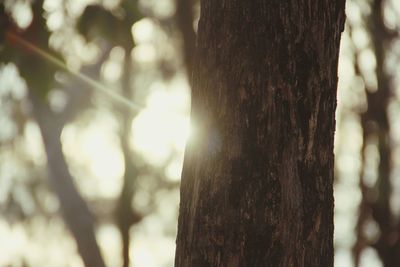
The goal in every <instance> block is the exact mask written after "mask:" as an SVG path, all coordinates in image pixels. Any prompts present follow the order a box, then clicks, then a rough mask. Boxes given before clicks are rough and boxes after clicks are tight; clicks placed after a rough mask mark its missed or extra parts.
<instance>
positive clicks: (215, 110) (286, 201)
mask: <svg viewBox="0 0 400 267" xmlns="http://www.w3.org/2000/svg"><path fill="white" fill-rule="evenodd" d="M343 25H344V0H341V1H328V0H321V1H261V0H255V1H236V0H227V1H213V0H203V1H202V2H201V18H200V22H199V27H198V41H197V51H196V61H195V66H194V73H193V85H194V87H193V92H192V124H193V125H194V127H195V129H196V136H195V137H194V139H193V140H192V141H191V142H190V143H189V144H188V146H187V149H186V154H185V161H184V167H183V174H182V185H181V204H180V214H179V225H178V236H177V250H176V260H175V266H176V267H206V266H228V267H239V266H248V267H253V266H260V267H261V266H333V189H332V187H333V160H334V157H333V136H334V130H335V108H336V87H337V63H338V53H339V43H340V35H341V32H342V30H343Z"/></svg>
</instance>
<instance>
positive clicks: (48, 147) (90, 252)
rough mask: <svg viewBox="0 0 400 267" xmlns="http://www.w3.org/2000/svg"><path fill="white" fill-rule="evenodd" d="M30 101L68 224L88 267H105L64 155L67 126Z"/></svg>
mask: <svg viewBox="0 0 400 267" xmlns="http://www.w3.org/2000/svg"><path fill="white" fill-rule="evenodd" d="M30 100H31V102H32V107H33V111H34V114H35V117H36V121H37V123H38V125H39V128H40V131H41V135H42V139H43V144H44V148H45V151H46V155H47V161H48V168H49V180H50V183H51V186H52V188H53V190H54V192H55V194H56V196H57V198H58V200H59V202H60V209H61V212H62V215H63V218H64V220H65V223H66V225H67V226H68V228H69V230H70V231H71V233H72V236H73V237H74V238H75V240H76V244H77V247H78V251H79V254H80V255H81V257H82V261H83V263H84V265H85V266H86V267H104V266H105V264H104V261H103V258H102V256H101V252H100V248H99V246H98V244H97V241H96V236H95V232H94V223H93V219H92V216H91V213H90V210H89V207H88V206H87V204H86V202H85V200H84V199H83V198H82V196H81V195H80V193H79V192H78V190H77V188H76V187H75V184H74V182H73V178H72V176H71V173H70V172H69V169H68V165H67V162H66V159H65V157H64V154H63V151H62V144H61V140H60V135H61V131H62V129H63V126H64V124H63V122H62V121H60V120H58V119H57V117H56V116H54V114H53V113H52V112H51V110H50V109H49V107H48V106H47V104H46V103H45V102H44V101H43V100H41V99H40V97H38V96H35V95H34V93H32V91H30Z"/></svg>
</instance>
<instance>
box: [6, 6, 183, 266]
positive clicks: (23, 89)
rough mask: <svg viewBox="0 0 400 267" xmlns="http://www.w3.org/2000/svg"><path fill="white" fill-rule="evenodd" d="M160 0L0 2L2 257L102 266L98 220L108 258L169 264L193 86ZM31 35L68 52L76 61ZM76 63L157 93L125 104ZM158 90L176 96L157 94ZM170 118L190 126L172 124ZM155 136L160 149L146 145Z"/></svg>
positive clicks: (121, 86) (117, 85)
mask: <svg viewBox="0 0 400 267" xmlns="http://www.w3.org/2000/svg"><path fill="white" fill-rule="evenodd" d="M167 2H168V5H171V6H174V2H172V1H166V2H165V3H167ZM155 6H156V5H155V3H153V4H149V3H146V5H145V7H143V6H142V5H141V4H138V3H136V2H135V1H101V2H94V1H91V2H90V3H89V2H86V1H85V2H83V1H75V0H69V1H59V2H57V1H27V0H26V1H25V0H18V1H5V2H4V3H1V4H0V12H1V14H0V24H1V25H2V29H4V31H2V34H3V36H2V38H1V40H2V41H1V51H0V62H2V63H1V68H0V101H1V105H0V110H1V112H0V114H1V115H0V124H1V126H2V127H1V128H0V158H1V159H2V160H1V161H0V170H1V171H0V188H1V189H0V204H1V206H0V207H1V209H0V210H1V214H2V215H3V216H2V218H1V220H0V235H2V236H4V237H5V238H4V239H2V238H0V248H1V250H2V253H1V255H0V265H1V266H82V265H83V264H85V265H86V266H94V265H96V266H101V265H102V263H101V261H102V260H101V259H100V260H99V261H98V262H97V263H92V264H91V263H90V261H89V260H90V258H101V257H97V256H96V257H93V255H95V254H93V253H97V252H96V247H97V244H96V243H97V242H96V240H94V243H93V241H87V240H90V239H91V237H90V232H91V231H94V232H95V234H96V239H97V241H98V245H99V246H100V249H101V252H102V255H103V257H104V261H105V263H106V265H109V266H116V265H123V266H129V264H131V265H132V264H135V266H171V264H172V260H173V251H174V245H173V244H174V239H175V231H176V229H175V228H176V226H175V221H176V218H177V214H176V213H177V204H178V203H177V201H178V195H179V194H178V187H177V186H178V184H179V182H178V178H179V174H180V168H181V164H182V158H183V144H184V140H182V141H180V140H177V138H178V139H179V138H185V137H186V134H185V133H186V132H187V130H185V129H186V128H187V127H188V111H189V106H188V104H189V101H188V95H189V94H188V84H187V81H186V78H185V76H184V75H183V74H182V73H183V68H184V65H183V64H182V62H183V59H182V58H183V57H182V55H181V54H182V52H181V50H180V47H179V44H180V42H181V40H180V39H179V38H180V37H179V34H176V33H177V32H178V31H179V30H178V28H177V26H176V25H175V23H174V18H173V16H174V14H173V13H171V14H169V16H170V17H168V16H165V14H163V16H162V17H160V18H159V17H158V16H157V12H153V11H152V10H156V8H155ZM142 11H143V12H142ZM133 26H134V27H133ZM132 27H133V28H135V29H133V28H132ZM135 31H136V34H135V33H134V32H135ZM173 32H175V34H171V33H173ZM16 37H17V38H16ZM132 37H134V39H135V40H133V38H132ZM21 40H22V42H21ZM160 40H162V42H160ZM23 42H27V43H28V44H29V46H31V47H32V46H34V47H36V48H39V49H42V50H43V51H44V52H45V53H47V56H46V57H50V56H51V57H55V58H56V59H57V60H58V59H59V60H61V62H65V67H66V68H68V69H71V70H72V73H68V72H65V70H63V69H60V68H59V67H57V66H56V65H54V64H53V63H52V62H51V60H50V61H49V60H48V59H46V58H45V57H43V56H40V55H38V54H37V53H36V52H34V51H33V50H32V49H31V48H29V46H27V45H24V44H23ZM159 47H161V48H162V49H158V48H159ZM121 48H122V49H121ZM165 48H166V49H167V50H165V51H168V52H169V53H164V52H165V51H162V50H163V49H165ZM62 64H64V63H62ZM77 71H78V72H79V73H80V75H83V76H85V77H87V78H89V79H93V80H96V81H99V82H101V83H103V84H104V85H105V86H107V87H108V88H109V90H111V91H113V92H114V93H115V94H119V95H121V96H123V97H125V98H127V99H129V100H130V101H135V102H137V103H147V105H145V107H144V109H143V111H141V112H139V113H135V112H131V111H129V110H127V109H126V108H122V107H121V106H119V105H118V104H117V103H113V102H112V101H110V99H108V98H106V97H104V95H102V94H101V92H97V91H96V90H95V88H91V87H90V85H88V84H86V83H85V82H83V81H82V80H81V79H80V78H79V77H77V76H76V75H74V74H73V72H77ZM165 78H166V80H165ZM160 93H161V94H162V95H165V96H167V97H168V98H167V99H164V101H162V102H160V100H162V99H158V100H157V101H155V102H154V100H152V99H157V97H155V96H154V95H157V94H158V95H159V94H160ZM170 95H171V96H174V95H177V96H178V98H177V99H176V98H172V97H170ZM149 101H150V102H149ZM171 101H172V102H171ZM167 106H168V107H167ZM171 107H172V109H171ZM169 109H171V110H172V111H169ZM166 110H167V113H166V112H165V111H166ZM149 114H152V115H151V116H150V117H149ZM157 116H159V117H162V118H163V124H162V125H161V127H158V126H157V127H158V130H161V132H158V133H153V132H146V131H154V129H155V128H154V127H155V125H156V124H158V123H159V119H158V118H157ZM146 117H147V118H149V119H145V120H144V119H143V118H146ZM177 125H178V127H176V126H177ZM170 127H173V128H174V129H173V130H174V131H181V130H184V131H185V132H180V133H179V132H177V134H176V136H175V135H171V134H169V133H170V132H171V130H170ZM163 132H165V133H168V135H166V136H163V135H165V134H164V133H163ZM146 135H148V137H147V138H146ZM136 136H138V137H139V138H141V143H140V145H139V147H140V148H139V147H138V143H137V142H138V141H136V139H137V137H136ZM143 137H145V138H143ZM151 138H154V139H151ZM157 139H161V140H160V141H157ZM154 142H155V143H156V144H158V149H160V150H161V155H162V156H161V158H160V157H159V159H160V160H161V161H155V160H154V158H153V160H151V161H149V160H148V159H151V158H150V157H149V156H146V149H148V148H149V147H152V146H154ZM175 144H177V145H175ZM152 153H154V152H152ZM157 153H158V154H159V152H157ZM46 158H47V160H46ZM65 167H66V168H65ZM45 178H47V179H45ZM48 182H50V184H49V185H50V187H49V186H48ZM59 211H61V213H62V214H63V217H64V220H65V222H66V225H67V226H68V227H67V228H68V229H65V228H64V225H63V223H62V221H61V220H60V218H59V216H60V215H59ZM90 214H93V215H94V222H95V224H94V225H93V224H92V220H91V219H90V217H91V216H90ZM76 218H78V220H77V219H76ZM139 222H140V223H139ZM133 225H135V228H132V227H131V226H133ZM88 227H89V228H88ZM91 228H92V229H91ZM82 229H89V230H88V231H86V232H82ZM68 230H69V231H71V232H72V233H73V235H72V236H70V235H69V234H68ZM133 230H134V231H133ZM118 231H119V232H120V234H118ZM132 231H133V232H132ZM87 232H89V234H88V233H87ZM86 235H87V236H88V237H85V236H86ZM71 237H74V238H75V241H74V240H73V239H72V238H71ZM43 240H46V242H45V243H44V242H43ZM155 240H157V242H156V244H152V243H153V242H154V241H155ZM132 242H133V244H134V245H133V246H131V245H130V243H132ZM75 243H76V244H77V245H78V247H77V248H78V249H77V248H76V245H75ZM78 251H79V253H80V256H81V257H82V259H83V261H82V260H81V259H80V258H79V257H78V254H77V252H78ZM154 253H157V254H158V257H155V256H154V255H155V254H154ZM91 255H92V256H91ZM120 255H121V256H120ZM60 256H61V257H60ZM132 257H133V262H131V263H130V261H131V258H132ZM65 259H68V261H67V262H65Z"/></svg>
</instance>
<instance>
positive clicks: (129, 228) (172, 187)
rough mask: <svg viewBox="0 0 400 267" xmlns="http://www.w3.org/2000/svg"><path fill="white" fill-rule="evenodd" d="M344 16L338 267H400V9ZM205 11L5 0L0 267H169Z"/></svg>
mask: <svg viewBox="0 0 400 267" xmlns="http://www.w3.org/2000/svg"><path fill="white" fill-rule="evenodd" d="M346 12H347V17H348V18H347V25H346V31H345V33H344V35H343V38H342V49H341V58H340V61H341V62H340V67H339V78H340V85H339V100H338V111H337V135H336V148H335V151H336V189H335V194H336V210H335V249H336V258H335V265H336V266H340V267H345V266H400V263H399V262H400V247H399V242H400V241H399V237H400V232H399V231H400V225H399V215H400V204H399V203H400V179H399V177H400V146H399V144H400V101H399V96H400V90H399V88H400V85H399V77H400V76H399V74H400V69H399V64H398V62H399V56H400V39H399V31H400V30H399V29H400V2H399V1H397V0H347V7H346ZM198 15H199V6H198V3H197V1H195V0H193V2H191V1H188V0H157V1H156V0H147V1H146V0H139V1H128V0H126V1H123V0H120V1H119V0H103V1H100V0H97V1H96V0H90V1H89V0H85V1H82V0H65V1H61V0H45V1H33V0H4V1H2V2H1V3H0V27H1V34H2V35H3V36H2V38H1V39H0V41H1V48H0V49H1V50H0V61H1V63H0V213H1V217H0V251H1V253H0V266H55V267H57V266H84V265H85V264H86V266H103V265H106V266H146V267H151V266H155V267H160V266H161V267H162V266H173V257H174V250H175V235H176V220H177V207H178V200H179V190H178V185H179V178H180V171H181V166H182V158H183V150H184V144H185V140H186V138H187V136H188V134H189V126H188V113H189V106H190V90H189V84H190V73H191V64H192V63H191V62H192V61H191V60H192V55H193V50H194V44H195V42H194V39H195V29H196V27H195V25H196V24H197V23H196V22H197V20H198ZM16 37H18V38H23V40H25V41H27V42H29V44H31V45H35V46H37V47H40V48H41V49H43V50H44V51H46V52H47V53H49V54H51V55H53V56H55V57H57V58H58V59H59V60H61V61H62V62H63V64H65V67H66V68H67V69H68V70H70V71H72V72H75V73H80V74H81V75H84V76H85V77H89V78H91V79H93V80H95V81H98V82H100V83H101V84H102V85H103V86H104V87H106V88H107V90H108V91H110V92H112V93H114V94H118V95H121V96H123V97H124V98H126V99H129V101H131V102H132V103H136V105H137V106H139V107H141V109H140V110H132V109H130V108H129V107H127V106H126V105H124V104H123V103H120V102H118V101H117V102H115V101H114V100H112V99H111V98H112V97H111V96H109V95H106V94H104V93H102V92H100V91H99V90H96V89H93V86H92V85H90V84H88V83H87V82H84V81H82V79H81V78H79V77H77V76H76V75H73V74H71V73H69V72H68V71H66V70H65V69H63V68H59V67H57V66H56V65H54V64H52V63H51V62H50V61H48V60H47V59H45V58H43V57H41V56H39V55H37V53H35V52H33V51H32V50H30V49H29V48H27V47H26V46H24V45H23V44H21V42H20V41H18V39H16ZM187 73H188V74H189V75H188V76H187V75H186V74H187ZM187 77H189V78H187ZM59 211H61V212H60V213H59ZM60 214H62V216H63V217H61V216H60ZM62 218H64V220H63V219H62ZM70 233H71V234H70ZM100 254H101V256H95V257H93V255H100ZM85 258H86V259H85ZM93 259H95V260H96V262H95V263H93V264H95V265H93V264H92V263H91V262H90V260H93Z"/></svg>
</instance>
